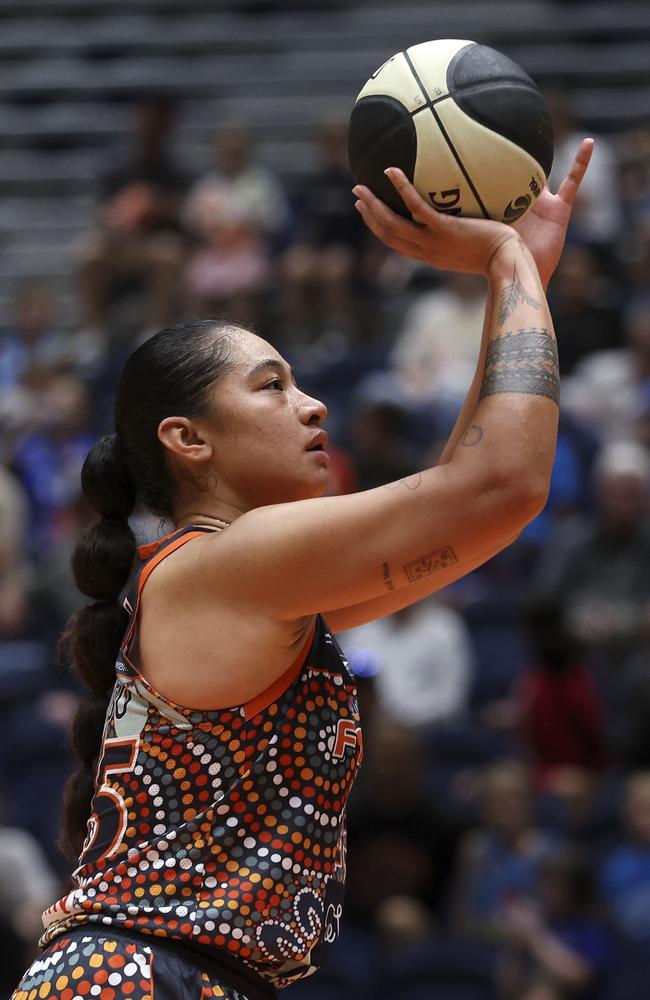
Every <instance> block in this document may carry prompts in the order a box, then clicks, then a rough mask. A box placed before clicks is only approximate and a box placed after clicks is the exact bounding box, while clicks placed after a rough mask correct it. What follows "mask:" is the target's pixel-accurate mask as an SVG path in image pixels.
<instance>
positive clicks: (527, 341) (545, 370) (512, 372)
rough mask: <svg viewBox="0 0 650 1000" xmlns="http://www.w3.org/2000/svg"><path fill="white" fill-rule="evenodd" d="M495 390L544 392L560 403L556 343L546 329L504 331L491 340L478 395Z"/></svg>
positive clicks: (537, 393) (535, 393)
mask: <svg viewBox="0 0 650 1000" xmlns="http://www.w3.org/2000/svg"><path fill="white" fill-rule="evenodd" d="M498 392H517V393H525V394H526V395H529V396H547V397H548V399H552V400H553V402H554V403H558V404H559V402H560V369H559V363H558V356H557V344H556V343H555V339H554V338H553V337H552V336H551V334H550V333H549V332H548V330H546V329H540V330H535V329H533V330H517V331H516V332H514V331H513V332H510V333H504V334H502V335H501V336H500V337H497V338H496V339H495V340H493V341H492V342H491V343H490V346H489V347H488V351H487V357H486V359H485V373H484V376H483V385H482V386H481V399H483V398H484V397H485V396H492V395H494V394H495V393H498Z"/></svg>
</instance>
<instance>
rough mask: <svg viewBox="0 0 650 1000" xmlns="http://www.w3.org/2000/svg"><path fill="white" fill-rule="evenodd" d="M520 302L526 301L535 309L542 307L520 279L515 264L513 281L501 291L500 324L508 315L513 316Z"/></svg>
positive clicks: (498, 320) (498, 319)
mask: <svg viewBox="0 0 650 1000" xmlns="http://www.w3.org/2000/svg"><path fill="white" fill-rule="evenodd" d="M520 302H525V303H526V305H527V306H532V308H533V309H541V304H540V303H539V302H538V301H537V300H536V299H534V298H533V297H532V295H529V294H528V292H527V291H526V289H525V288H524V286H523V285H522V283H521V281H520V280H519V275H518V274H517V266H516V264H515V265H513V268H512V281H511V282H510V284H509V285H508V286H507V287H506V288H504V289H503V291H502V292H501V300H500V302H499V312H498V313H497V323H498V325H499V326H503V324H504V323H505V321H506V320H507V319H508V317H509V316H512V314H513V312H514V311H515V309H516V308H517V306H518V305H519V303H520Z"/></svg>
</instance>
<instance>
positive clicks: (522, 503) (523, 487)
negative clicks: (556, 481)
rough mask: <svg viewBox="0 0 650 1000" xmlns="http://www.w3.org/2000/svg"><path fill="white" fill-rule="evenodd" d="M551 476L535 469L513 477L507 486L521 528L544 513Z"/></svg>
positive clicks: (509, 501)
mask: <svg viewBox="0 0 650 1000" xmlns="http://www.w3.org/2000/svg"><path fill="white" fill-rule="evenodd" d="M550 488H551V477H550V475H549V476H542V475H539V474H538V473H537V472H535V471H531V472H529V473H523V474H519V475H518V476H515V477H513V479H512V480H511V482H510V483H509V485H508V487H507V493H508V503H509V504H510V509H511V510H512V511H513V513H514V514H515V517H516V520H517V522H518V524H519V525H520V527H521V529H523V528H525V526H526V525H527V524H530V522H531V521H534V520H535V518H536V517H537V516H538V515H539V514H541V513H542V511H543V510H544V507H545V506H546V504H547V502H548V496H549V492H550Z"/></svg>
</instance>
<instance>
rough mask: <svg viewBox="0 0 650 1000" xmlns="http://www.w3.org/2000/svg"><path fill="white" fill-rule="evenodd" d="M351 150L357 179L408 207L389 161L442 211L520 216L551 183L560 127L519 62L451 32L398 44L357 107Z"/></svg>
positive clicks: (508, 218) (394, 204)
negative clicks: (400, 49)
mask: <svg viewBox="0 0 650 1000" xmlns="http://www.w3.org/2000/svg"><path fill="white" fill-rule="evenodd" d="M348 148H349V155H350V164H351V167H352V172H353V174H354V178H355V181H356V183H360V184H365V185H366V186H367V187H369V188H370V189H371V190H372V191H373V193H374V194H375V195H376V196H377V197H378V198H381V199H382V201H384V202H385V203H386V204H387V205H389V206H390V208H392V209H393V210H394V211H395V212H398V213H399V214H400V215H407V216H408V215H409V212H408V211H407V209H406V208H405V206H404V203H403V202H402V200H401V198H400V196H399V194H398V193H397V191H396V190H395V188H394V187H393V185H392V184H391V183H390V181H389V180H388V178H387V177H386V176H385V175H384V170H385V169H386V167H400V168H401V169H402V170H403V171H404V173H405V174H406V176H407V177H408V178H409V180H410V181H411V182H412V183H413V185H414V187H415V188H416V189H417V190H418V191H419V193H420V194H421V195H422V197H423V198H425V199H426V201H427V202H428V203H429V204H431V205H432V206H433V207H434V208H435V209H436V210H437V211H439V212H444V213H446V214H448V215H464V216H470V217H473V218H485V219H496V220H499V221H501V222H505V223H512V222H515V221H516V220H517V219H519V218H521V216H522V215H523V214H524V213H525V212H526V211H527V210H528V209H529V208H530V206H531V205H532V204H533V202H534V201H535V199H536V198H537V197H538V196H539V195H540V193H541V192H542V190H543V188H544V184H545V182H546V178H547V177H548V174H549V172H550V169H551V165H552V163H553V132H552V126H551V119H550V115H549V112H548V109H547V107H546V104H545V102H544V99H543V97H542V95H541V93H540V92H539V89H538V88H537V86H536V84H535V83H534V82H533V80H531V78H530V77H529V76H528V74H527V73H525V72H524V70H523V69H521V67H520V66H518V65H517V63H515V62H513V60H512V59H509V58H508V56H505V55H503V54H502V53H500V52H497V51H496V50H495V49H491V48H488V47H487V46H486V45H478V44H477V43H476V42H470V41H467V40H461V39H456V38H445V39H437V40H435V41H430V42H422V43H421V44H420V45H412V46H411V47H410V48H408V49H406V50H405V51H403V52H397V53H396V54H395V55H394V56H391V57H390V59H388V60H387V61H386V62H385V63H384V64H383V65H382V66H380V67H379V69H378V70H377V71H376V72H375V73H373V75H372V76H371V77H370V79H369V80H368V81H367V83H366V84H365V86H364V87H363V89H362V90H361V92H360V93H359V95H358V97H357V100H356V103H355V106H354V108H353V110H352V115H351V118H350V128H349V136H348Z"/></svg>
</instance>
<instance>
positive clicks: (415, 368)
mask: <svg viewBox="0 0 650 1000" xmlns="http://www.w3.org/2000/svg"><path fill="white" fill-rule="evenodd" d="M484 311H485V283H484V281H483V280H482V278H480V277H477V276H476V275H473V274H444V275H441V284H440V285H439V287H438V288H436V289H434V290H433V291H430V292H424V293H422V294H421V295H419V296H418V297H417V298H416V299H415V301H414V303H413V305H412V306H411V308H410V309H409V310H408V312H407V314H406V316H405V318H404V322H403V324H402V328H401V330H400V332H399V334H398V336H397V340H396V342H395V346H394V348H393V350H392V352H391V356H390V365H391V370H392V374H393V376H394V379H395V384H396V388H397V389H398V390H399V391H400V392H401V393H403V396H404V400H405V402H410V403H411V405H416V406H417V405H423V404H424V405H431V400H432V399H433V400H435V403H436V405H437V407H438V408H440V407H441V406H446V408H447V409H450V410H453V411H454V414H453V419H452V418H451V416H450V417H449V418H448V420H447V423H450V424H453V420H455V417H456V412H455V411H456V409H457V408H458V407H459V406H460V403H461V402H462V400H463V397H464V395H465V393H466V392H467V387H468V386H469V384H470V383H471V381H472V377H473V374H474V368H475V366H476V359H477V357H478V352H479V346H480V343H481V331H482V329H483V313H484ZM451 330H453V336H451V335H450V331H451Z"/></svg>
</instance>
